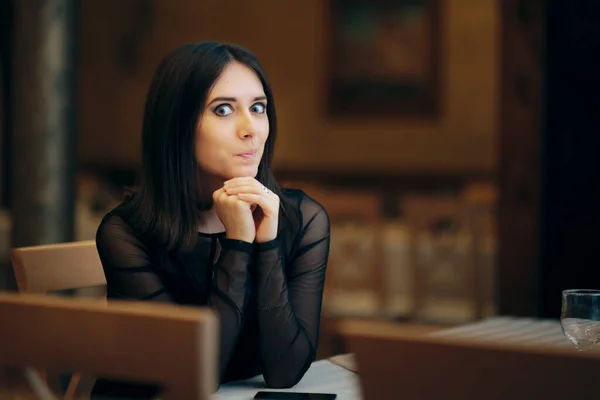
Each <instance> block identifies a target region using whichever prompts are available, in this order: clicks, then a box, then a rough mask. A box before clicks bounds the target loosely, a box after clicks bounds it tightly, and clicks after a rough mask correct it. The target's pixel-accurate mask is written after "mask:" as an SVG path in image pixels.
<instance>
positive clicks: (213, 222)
mask: <svg viewBox="0 0 600 400" xmlns="http://www.w3.org/2000/svg"><path fill="white" fill-rule="evenodd" d="M224 182H225V179H223V178H222V177H217V176H214V175H208V174H201V177H200V182H199V184H200V186H201V188H202V190H201V191H200V193H202V194H204V196H205V197H206V198H203V199H201V201H202V203H203V204H210V205H211V206H210V208H209V209H207V210H203V211H201V212H200V216H199V218H198V232H202V233H219V232H225V226H224V225H223V223H222V222H221V220H220V219H219V217H218V215H217V212H216V210H215V207H214V205H212V194H213V192H215V191H216V190H218V189H220V188H221V187H223V183H224Z"/></svg>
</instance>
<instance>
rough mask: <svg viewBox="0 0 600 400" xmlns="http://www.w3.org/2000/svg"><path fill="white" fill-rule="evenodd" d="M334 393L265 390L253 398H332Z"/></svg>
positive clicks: (286, 399)
mask: <svg viewBox="0 0 600 400" xmlns="http://www.w3.org/2000/svg"><path fill="white" fill-rule="evenodd" d="M336 397H337V394H334V393H299V392H267V391H260V392H258V393H256V396H254V398H255V399H271V400H334V399H335V398H336Z"/></svg>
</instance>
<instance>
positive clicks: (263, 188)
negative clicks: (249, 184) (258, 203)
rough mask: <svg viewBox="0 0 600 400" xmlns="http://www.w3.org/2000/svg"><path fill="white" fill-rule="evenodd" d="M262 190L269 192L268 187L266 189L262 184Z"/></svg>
mask: <svg viewBox="0 0 600 400" xmlns="http://www.w3.org/2000/svg"><path fill="white" fill-rule="evenodd" d="M262 191H263V192H265V193H269V189H267V188H266V187H265V186H264V185H263V187H262Z"/></svg>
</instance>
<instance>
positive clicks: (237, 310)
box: [96, 216, 253, 376]
mask: <svg viewBox="0 0 600 400" xmlns="http://www.w3.org/2000/svg"><path fill="white" fill-rule="evenodd" d="M96 245H97V248H98V253H99V255H100V259H101V261H102V265H103V268H104V273H105V275H106V280H107V293H108V296H109V298H111V299H128V300H151V301H164V302H173V303H186V301H178V296H180V294H179V293H176V292H177V290H175V291H173V292H172V293H171V292H169V289H171V290H173V287H172V286H170V285H168V284H166V282H165V280H164V279H163V276H164V275H161V271H162V270H163V269H164V268H162V266H160V265H157V263H158V261H157V259H156V256H154V257H152V256H151V255H150V254H151V253H150V251H149V249H148V248H147V245H145V244H144V243H143V242H142V241H141V240H139V238H138V237H137V236H136V235H135V234H134V232H133V231H132V229H131V228H130V227H129V225H128V224H126V223H125V222H124V221H123V219H122V218H121V217H118V216H111V217H109V218H107V219H105V221H103V223H102V224H101V225H100V228H99V229H98V232H97V235H96ZM221 245H222V250H221V253H220V255H219V259H218V260H217V262H216V264H215V266H214V269H213V274H212V280H211V281H212V283H211V284H210V291H209V293H208V303H209V305H210V306H211V307H212V308H213V309H215V311H217V312H218V314H219V321H220V325H221V326H220V353H219V354H220V371H221V376H223V374H224V371H225V368H226V366H227V364H228V362H229V359H230V357H231V354H232V350H233V349H234V347H235V344H236V342H237V338H238V335H239V332H240V330H241V327H242V324H243V317H242V316H243V313H244V308H245V307H246V303H247V294H246V292H247V291H246V287H247V284H248V265H249V263H250V260H251V253H252V251H253V246H252V243H247V242H242V241H237V240H230V239H224V240H223V241H222V243H221ZM190 284H192V285H193V282H190ZM192 291H193V290H192ZM194 295H196V294H194ZM200 296H201V295H200V293H197V298H198V299H200ZM197 303H200V300H198V301H197Z"/></svg>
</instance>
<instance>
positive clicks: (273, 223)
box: [223, 177, 279, 243]
mask: <svg viewBox="0 0 600 400" xmlns="http://www.w3.org/2000/svg"><path fill="white" fill-rule="evenodd" d="M224 189H225V192H226V193H227V194H228V195H230V196H237V198H238V199H240V200H243V201H245V202H247V203H249V204H251V205H256V206H258V207H257V208H256V209H255V210H254V213H253V215H254V224H255V229H256V241H257V242H261V243H263V242H268V241H270V240H273V239H275V238H276V237H277V227H278V225H279V197H278V196H277V195H276V194H275V193H273V192H272V191H270V190H269V189H267V188H266V187H264V186H263V184H262V183H260V182H259V181H257V180H256V179H254V178H251V177H244V178H233V179H230V180H228V181H227V182H225V185H224ZM223 224H225V223H223Z"/></svg>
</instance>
